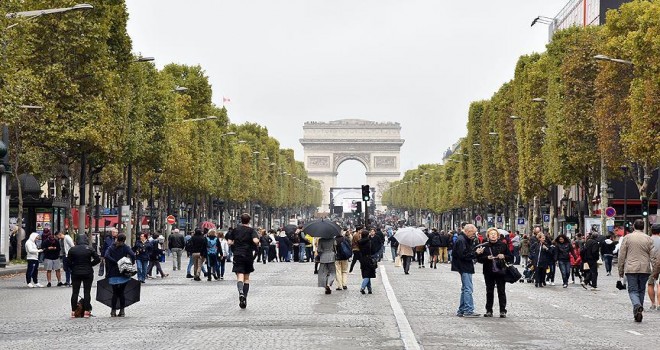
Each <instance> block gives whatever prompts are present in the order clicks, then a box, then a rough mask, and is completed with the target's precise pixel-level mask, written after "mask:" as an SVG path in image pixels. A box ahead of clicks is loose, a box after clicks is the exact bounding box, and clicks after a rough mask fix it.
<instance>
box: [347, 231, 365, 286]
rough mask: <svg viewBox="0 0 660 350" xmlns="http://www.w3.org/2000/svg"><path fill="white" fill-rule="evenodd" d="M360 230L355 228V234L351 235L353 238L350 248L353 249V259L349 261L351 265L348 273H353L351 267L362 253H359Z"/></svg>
mask: <svg viewBox="0 0 660 350" xmlns="http://www.w3.org/2000/svg"><path fill="white" fill-rule="evenodd" d="M361 232H362V231H361V230H358V229H357V228H356V230H355V234H354V235H353V240H352V241H351V250H352V251H353V260H352V261H351V266H350V267H349V269H348V274H349V275H350V274H352V273H353V267H354V266H355V263H357V262H358V261H360V258H361V257H362V255H361V254H360V239H362V233H361ZM368 234H369V233H368V231H367V235H368ZM361 263H362V262H360V264H361Z"/></svg>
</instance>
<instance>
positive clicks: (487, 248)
mask: <svg viewBox="0 0 660 350" xmlns="http://www.w3.org/2000/svg"><path fill="white" fill-rule="evenodd" d="M487 236H488V242H487V243H485V244H484V245H483V248H481V247H480V248H479V251H481V253H478V254H477V255H476V257H477V261H478V262H480V263H481V264H483V273H484V281H485V282H486V313H485V314H484V317H493V303H494V299H495V287H496V286H497V299H498V303H499V306H500V318H505V317H506V311H507V310H506V282H505V281H504V274H505V271H506V263H507V262H508V263H511V262H513V255H512V253H511V250H510V249H509V246H508V245H507V244H506V243H504V242H502V241H500V240H499V239H498V237H499V232H498V231H497V229H496V228H489V229H488V231H487Z"/></svg>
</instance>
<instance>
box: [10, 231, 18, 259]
mask: <svg viewBox="0 0 660 350" xmlns="http://www.w3.org/2000/svg"><path fill="white" fill-rule="evenodd" d="M17 233H18V226H16V227H15V228H13V229H12V230H11V233H10V234H9V261H12V260H14V259H16V254H17V253H18V234H17Z"/></svg>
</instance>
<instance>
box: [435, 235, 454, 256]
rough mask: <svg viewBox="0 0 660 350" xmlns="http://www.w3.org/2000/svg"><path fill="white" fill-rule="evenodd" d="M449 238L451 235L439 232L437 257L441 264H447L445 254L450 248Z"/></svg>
mask: <svg viewBox="0 0 660 350" xmlns="http://www.w3.org/2000/svg"><path fill="white" fill-rule="evenodd" d="M451 238H452V237H451V235H449V234H447V233H446V232H445V231H440V249H439V251H438V255H439V257H440V263H441V264H443V263H444V264H448V263H449V256H448V254H447V252H448V251H449V248H450V247H451Z"/></svg>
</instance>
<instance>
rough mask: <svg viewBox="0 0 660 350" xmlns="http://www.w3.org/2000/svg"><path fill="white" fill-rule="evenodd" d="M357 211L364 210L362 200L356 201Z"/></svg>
mask: <svg viewBox="0 0 660 350" xmlns="http://www.w3.org/2000/svg"><path fill="white" fill-rule="evenodd" d="M355 212H356V213H361V212H362V202H357V203H355Z"/></svg>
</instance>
